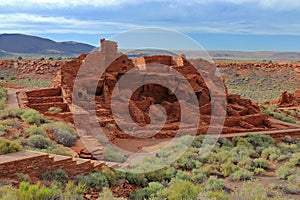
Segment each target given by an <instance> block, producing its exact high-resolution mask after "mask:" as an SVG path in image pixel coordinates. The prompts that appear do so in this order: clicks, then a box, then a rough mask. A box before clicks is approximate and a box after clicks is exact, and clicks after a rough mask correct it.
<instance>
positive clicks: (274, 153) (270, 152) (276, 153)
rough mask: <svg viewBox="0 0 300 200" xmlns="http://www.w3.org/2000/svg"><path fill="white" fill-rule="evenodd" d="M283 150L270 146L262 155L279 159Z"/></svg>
mask: <svg viewBox="0 0 300 200" xmlns="http://www.w3.org/2000/svg"><path fill="white" fill-rule="evenodd" d="M280 155H281V151H280V149H278V148H276V147H268V148H266V149H264V150H262V152H261V157H262V158H265V159H270V160H272V161H277V159H278V158H279V157H280Z"/></svg>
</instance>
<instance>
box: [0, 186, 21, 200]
mask: <svg viewBox="0 0 300 200" xmlns="http://www.w3.org/2000/svg"><path fill="white" fill-rule="evenodd" d="M0 199H2V200H12V199H18V190H17V189H16V188H14V187H13V186H10V185H5V186H1V187H0Z"/></svg>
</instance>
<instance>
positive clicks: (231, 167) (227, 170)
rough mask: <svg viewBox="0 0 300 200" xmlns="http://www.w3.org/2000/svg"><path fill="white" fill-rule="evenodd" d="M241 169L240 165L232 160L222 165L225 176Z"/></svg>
mask: <svg viewBox="0 0 300 200" xmlns="http://www.w3.org/2000/svg"><path fill="white" fill-rule="evenodd" d="M238 169H239V167H238V166H236V165H235V164H233V163H231V162H227V163H224V164H222V165H221V172H222V174H223V176H225V177H227V176H230V175H231V174H232V173H234V172H236V171H237V170H238Z"/></svg>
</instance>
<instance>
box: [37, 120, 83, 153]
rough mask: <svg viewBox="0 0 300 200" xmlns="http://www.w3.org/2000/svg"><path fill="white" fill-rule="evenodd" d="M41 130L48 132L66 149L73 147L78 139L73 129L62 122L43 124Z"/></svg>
mask: <svg viewBox="0 0 300 200" xmlns="http://www.w3.org/2000/svg"><path fill="white" fill-rule="evenodd" d="M42 128H43V129H44V130H47V131H50V132H51V133H52V134H53V137H54V140H55V141H56V142H58V143H59V144H62V145H64V146H67V147H71V146H73V145H74V144H75V142H76V140H77V138H78V137H77V135H76V134H75V130H74V128H72V127H71V126H69V125H67V124H65V123H63V122H52V123H48V124H43V125H42Z"/></svg>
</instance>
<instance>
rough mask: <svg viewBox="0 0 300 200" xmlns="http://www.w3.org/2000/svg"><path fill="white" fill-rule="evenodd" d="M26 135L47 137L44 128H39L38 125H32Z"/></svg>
mask: <svg viewBox="0 0 300 200" xmlns="http://www.w3.org/2000/svg"><path fill="white" fill-rule="evenodd" d="M25 133H26V134H28V135H30V136H32V135H42V136H46V132H45V131H44V129H43V128H41V127H37V126H36V125H31V126H30V127H29V128H27V129H26V131H25Z"/></svg>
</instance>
